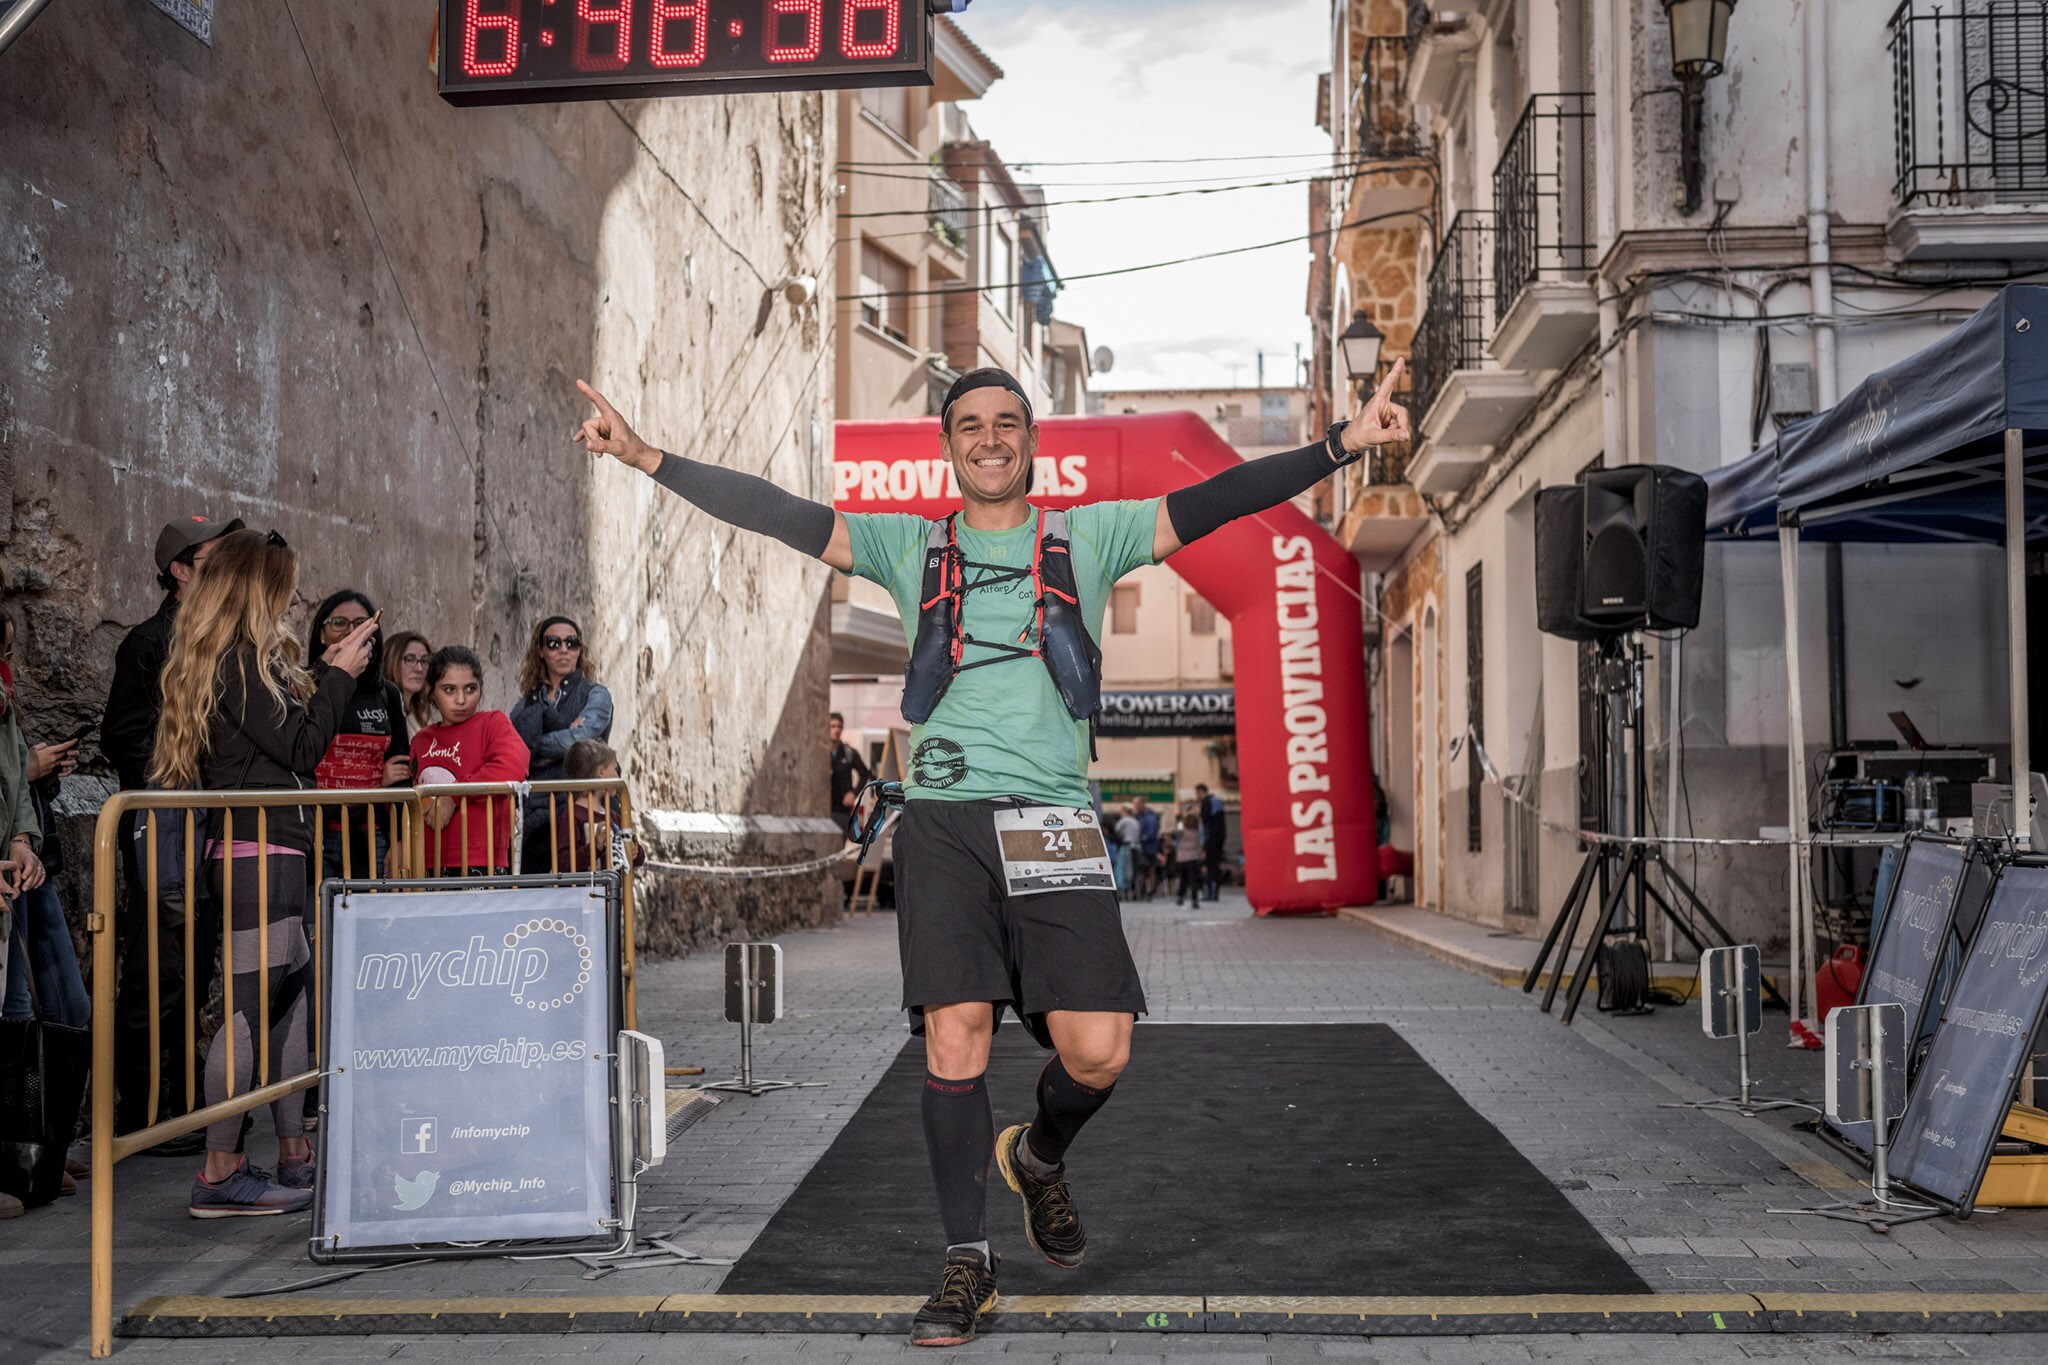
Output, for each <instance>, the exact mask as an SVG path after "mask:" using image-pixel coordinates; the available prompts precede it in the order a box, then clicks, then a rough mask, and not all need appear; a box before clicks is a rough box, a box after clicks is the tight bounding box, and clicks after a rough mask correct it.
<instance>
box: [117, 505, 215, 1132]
mask: <svg viewBox="0 0 2048 1365" xmlns="http://www.w3.org/2000/svg"><path fill="white" fill-rule="evenodd" d="M241 529H242V521H241V518H239V517H237V518H235V519H233V520H232V521H228V522H218V521H215V520H213V519H212V518H210V517H201V516H193V517H181V518H179V519H178V520H177V521H174V522H171V523H170V524H169V525H167V526H165V527H164V528H163V530H162V531H161V532H159V533H158V535H157V538H156V581H157V585H158V586H159V587H161V588H162V589H163V590H164V599H163V601H162V602H161V603H159V604H158V606H157V609H156V614H155V615H154V616H152V617H150V618H149V619H148V620H147V621H144V622H143V623H142V624H141V625H139V626H137V627H135V629H133V630H131V631H129V632H128V634H127V635H126V637H124V638H123V639H122V641H121V646H120V648H119V649H117V650H116V651H115V652H114V680H113V684H112V686H110V687H109V688H108V689H107V709H106V712H105V714H104V715H102V717H101V718H100V752H101V753H103V754H105V755H106V756H107V761H108V762H109V763H112V764H113V765H114V772H115V773H116V774H117V776H118V777H119V779H120V783H121V790H123V791H135V790H137V789H139V788H142V787H145V786H147V785H149V770H150V765H151V762H152V761H153V759H154V757H155V750H156V726H157V714H158V712H159V711H160V710H161V709H162V707H163V695H162V692H161V691H160V688H159V682H160V679H161V676H162V674H163V671H164V659H165V656H166V655H168V654H169V653H170V648H171V627H172V624H173V623H174V621H175V620H176V617H177V611H178V604H179V603H180V602H181V601H183V600H184V598H185V597H186V596H187V594H189V593H190V591H191V589H192V582H193V579H194V578H195V577H196V576H197V575H198V573H199V567H200V565H202V564H204V563H205V562H206V557H207V556H208V555H209V554H211V553H212V552H213V548H214V546H215V545H217V544H219V543H220V539H221V537H223V536H225V535H228V534H229V533H231V532H234V531H239V530H241ZM141 823H142V822H141V821H139V820H138V818H137V817H136V816H135V815H133V814H129V815H126V816H124V817H122V820H121V828H120V839H121V887H122V895H121V904H120V908H119V910H118V911H117V912H116V915H115V921H114V925H115V935H114V937H115V941H116V942H117V943H119V944H120V946H121V949H122V952H121V963H120V975H119V976H118V977H117V978H116V985H115V988H114V991H115V994H114V1086H115V1091H116V1098H115V1101H114V1127H115V1129H116V1130H117V1131H120V1132H124V1133H126V1132H133V1131H134V1130H135V1129H137V1128H144V1127H147V1126H149V1125H150V1124H152V1123H155V1122H156V1121H157V1120H159V1119H163V1118H176V1117H177V1116H178V1115H180V1114H182V1113H184V1112H185V1094H186V1090H187V1088H188V1085H189V1084H190V1078H191V1077H192V1075H193V1072H194V1070H195V1069H196V1063H197V1058H195V1057H193V1056H192V1055H190V1054H188V1053H187V1052H186V1050H185V979H186V975H187V972H186V966H187V964H186V962H185V916H186V913H187V910H188V909H191V910H193V911H194V918H193V920H192V930H193V936H192V962H191V964H190V966H191V972H190V975H191V979H192V993H193V996H194V998H196V999H198V1000H202V1001H203V1000H205V999H206V996H207V992H208V991H210V990H211V989H212V987H213V969H214V956H215V953H216V952H217V951H218V949H219V946H220V916H219V915H210V914H199V913H197V907H196V906H188V904H187V902H188V901H189V900H192V899H195V897H193V896H192V895H190V894H179V895H175V896H159V899H158V903H157V955H156V1028H157V1044H158V1053H157V1057H156V1060H155V1065H156V1066H157V1067H158V1068H159V1072H158V1074H159V1077H160V1084H159V1086H158V1090H157V1096H158V1100H157V1111H156V1112H155V1113H150V1112H148V1106H149V1077H150V1069H151V1065H152V1062H151V1058H150V1055H149V1030H150V1008H149V976H150V971H149V950H148V947H147V944H148V938H149V925H148V917H149V887H148V885H147V874H146V872H145V870H144V869H145V868H146V866H147V864H146V863H145V862H144V860H143V859H144V851H143V849H142V846H141V841H140V839H139V837H138V835H139V833H140V831H139V829H138V826H139V825H140V824H141ZM159 823H162V822H159ZM199 890H200V888H197V887H194V888H189V889H188V891H189V892H197V891H199ZM205 1142H206V1138H205V1135H204V1134H202V1133H187V1134H184V1135H183V1136H181V1137H175V1138H172V1139H170V1140H169V1141H167V1142H162V1143H159V1144H157V1145H156V1146H154V1147H151V1148H148V1149H147V1151H148V1154H149V1155H150V1156H196V1155H198V1153H199V1152H200V1151H201V1150H203V1148H204V1146H205Z"/></svg>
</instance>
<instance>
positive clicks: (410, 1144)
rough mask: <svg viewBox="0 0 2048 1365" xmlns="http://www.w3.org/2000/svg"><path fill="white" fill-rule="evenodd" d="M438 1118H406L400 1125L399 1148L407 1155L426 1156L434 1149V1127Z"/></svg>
mask: <svg viewBox="0 0 2048 1365" xmlns="http://www.w3.org/2000/svg"><path fill="white" fill-rule="evenodd" d="M437 1123H438V1120H436V1119H431V1118H411V1119H406V1120H404V1121H403V1122H401V1123H400V1124H399V1125H398V1150H399V1151H400V1152H401V1153H402V1154H404V1155H406V1156H425V1155H427V1154H428V1153H429V1152H432V1151H433V1150H434V1129H435V1125H436V1124H437Z"/></svg>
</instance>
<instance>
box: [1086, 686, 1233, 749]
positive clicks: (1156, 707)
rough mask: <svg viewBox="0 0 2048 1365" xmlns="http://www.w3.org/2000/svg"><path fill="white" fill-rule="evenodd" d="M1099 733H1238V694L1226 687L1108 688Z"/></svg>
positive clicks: (1124, 735)
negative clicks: (1124, 690)
mask: <svg viewBox="0 0 2048 1365" xmlns="http://www.w3.org/2000/svg"><path fill="white" fill-rule="evenodd" d="M1095 733H1096V734H1098V735H1100V736H1102V737H1103V738H1104V739H1141V738H1144V737H1146V736H1152V735H1191V736H1203V735H1234V734H1236V733H1237V694H1236V693H1234V692H1232V691H1230V689H1228V688H1224V687H1215V688H1189V689H1185V690H1175V689H1162V690H1158V691H1146V692H1104V693H1103V694H1102V714H1101V715H1100V716H1098V717H1097V718H1096V722H1095Z"/></svg>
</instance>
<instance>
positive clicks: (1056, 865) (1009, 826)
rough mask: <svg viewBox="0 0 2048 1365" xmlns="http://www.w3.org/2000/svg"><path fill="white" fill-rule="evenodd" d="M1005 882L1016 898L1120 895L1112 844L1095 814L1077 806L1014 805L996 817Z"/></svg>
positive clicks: (997, 837) (1001, 811) (997, 812)
mask: <svg viewBox="0 0 2048 1365" xmlns="http://www.w3.org/2000/svg"><path fill="white" fill-rule="evenodd" d="M995 822H996V842H997V844H998V845H999V846H1000V848H1001V851H1002V855H1003V881H1004V883H1005V885H1006V886H1007V887H1008V888H1009V893H1010V894H1011V895H1013V896H1038V895H1044V894H1045V893H1046V892H1049V891H1093V890H1100V891H1114V890H1116V874H1115V873H1113V872H1112V871H1110V867H1109V845H1108V844H1107V843H1105V842H1104V841H1103V838H1102V828H1101V825H1100V824H1099V823H1098V822H1097V820H1096V818H1095V812H1094V811H1092V810H1088V809H1086V808H1082V809H1076V808H1074V807H1072V806H1014V807H1008V808H1004V809H1000V810H998V811H996V813H995Z"/></svg>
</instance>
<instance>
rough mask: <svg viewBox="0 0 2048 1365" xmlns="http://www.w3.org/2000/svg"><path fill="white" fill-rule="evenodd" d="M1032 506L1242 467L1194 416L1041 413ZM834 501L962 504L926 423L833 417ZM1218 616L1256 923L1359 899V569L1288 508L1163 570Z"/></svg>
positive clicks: (1374, 865) (933, 510)
mask: <svg viewBox="0 0 2048 1365" xmlns="http://www.w3.org/2000/svg"><path fill="white" fill-rule="evenodd" d="M1040 426H1041V441H1040V444H1039V451H1038V461H1037V464H1038V468H1037V486H1036V491H1035V492H1034V494H1033V497H1032V501H1033V502H1035V503H1039V504H1042V505H1044V506H1047V507H1071V506H1073V505H1075V504H1076V503H1083V502H1102V501H1105V500H1108V499H1113V498H1153V497H1159V496H1161V495H1162V494H1165V493H1170V492H1172V491H1173V490H1174V489H1176V488H1179V487H1182V486H1183V485H1186V484H1190V483H1195V482H1197V481H1199V480H1201V479H1205V478H1207V477H1208V476H1210V475H1211V474H1215V473H1218V472H1220V471H1222V470H1224V469H1227V468H1229V467H1230V466H1231V465H1234V464H1237V463H1239V462H1240V461H1241V459H1242V457H1241V456H1240V455H1239V454H1238V453H1237V452H1236V451H1235V450H1233V449H1231V447H1230V446H1229V445H1227V444H1226V443H1225V442H1224V441H1223V439H1222V438H1221V437H1219V436H1217V435H1216V433H1215V432H1214V431H1213V430H1211V429H1210V427H1209V425H1208V423H1206V422H1204V421H1203V420H1202V419H1201V418H1199V417H1197V416H1195V415H1194V414H1193V413H1180V412H1176V413H1158V414H1145V415H1140V416H1117V417H1108V416H1104V417H1048V418H1046V419H1045V420H1044V421H1043V422H1042V423H1041V424H1040ZM836 461H837V469H836V471H835V473H836V478H835V486H834V499H833V505H834V506H835V507H837V508H838V509H839V510H840V511H842V512H910V513H914V514H916V515H918V516H923V517H940V516H944V515H945V514H946V513H948V512H951V511H955V510H957V509H958V508H959V506H960V495H959V490H958V486H957V485H956V484H955V483H954V482H953V477H952V468H951V466H949V465H948V464H947V463H946V461H945V459H944V458H943V457H942V456H941V455H940V453H939V427H938V422H937V420H936V419H927V420H924V421H916V422H841V423H839V424H838V427H837V442H836ZM1167 563H1168V564H1170V565H1172V566H1173V568H1174V569H1175V570H1176V571H1177V572H1178V573H1179V574H1180V575H1181V576H1182V577H1183V578H1185V579H1186V580H1187V581H1188V583H1189V584H1190V585H1191V586H1192V587H1193V588H1194V589H1195V591H1197V592H1199V593H1201V594H1202V596H1204V597H1206V598H1207V599H1209V601H1210V602H1211V603H1212V604H1213V605H1214V606H1215V607H1216V609H1217V610H1218V611H1221V612H1222V613H1223V614H1224V615H1226V616H1228V617H1229V618H1230V624H1231V628H1232V632H1233V646H1234V648H1233V651H1232V652H1233V655H1234V657H1235V662H1236V669H1237V676H1236V687H1237V748H1238V791H1239V796H1240V799H1241V803H1242V811H1241V814H1240V816H1239V820H1240V823H1241V825H1242V831H1243V836H1244V850H1245V871H1246V877H1247V881H1248V885H1247V887H1246V890H1247V892H1248V893H1249V895H1250V897H1251V903H1252V906H1253V908H1254V909H1255V910H1257V911H1258V913H1260V914H1262V915H1267V914H1275V913H1303V912H1314V911H1328V910H1334V909H1336V908H1337V907H1338V906H1342V905H1363V904H1367V903H1369V902H1371V901H1372V899H1373V897H1374V894H1375V892H1376V890H1377V889H1378V884H1379V849H1378V841H1377V840H1376V839H1375V838H1374V832H1375V823H1374V814H1375V813H1374V810H1373V788H1372V754H1371V749H1370V741H1369V739H1368V722H1367V715H1366V683H1365V642H1364V621H1363V612H1362V606H1361V604H1362V600H1363V599H1362V595H1361V590H1360V581H1359V571H1358V561H1356V560H1354V559H1353V558H1352V557H1351V556H1350V555H1349V554H1346V553H1345V552H1344V549H1343V547H1341V546H1340V545H1338V544H1337V542H1336V541H1335V540H1333V539H1331V538H1330V536H1329V535H1328V534H1327V533H1326V532H1324V531H1323V529H1322V528H1321V527H1319V526H1317V525H1316V524H1315V523H1314V522H1313V521H1311V520H1309V519H1308V518H1307V517H1306V516H1303V515H1302V514H1301V512H1300V511H1299V510H1297V509H1296V508H1295V507H1293V506H1291V505H1288V506H1282V507H1276V508H1273V509H1272V510H1270V511H1267V512H1263V513H1261V514H1259V515H1258V516H1254V517H1246V518H1243V519H1241V520H1239V521H1234V522H1232V523H1230V524H1229V525H1228V526H1225V527H1223V528H1222V529H1221V530H1219V531H1217V532H1216V533H1215V534H1213V535H1210V536H1207V537H1205V538H1203V539H1202V540H1199V541H1196V542H1195V543H1194V544H1193V545H1190V546H1189V547H1188V548H1186V549H1184V550H1182V551H1181V552H1180V553H1179V554H1177V555H1174V556H1173V557H1172V558H1171V559H1169V560H1168V561H1167Z"/></svg>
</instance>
